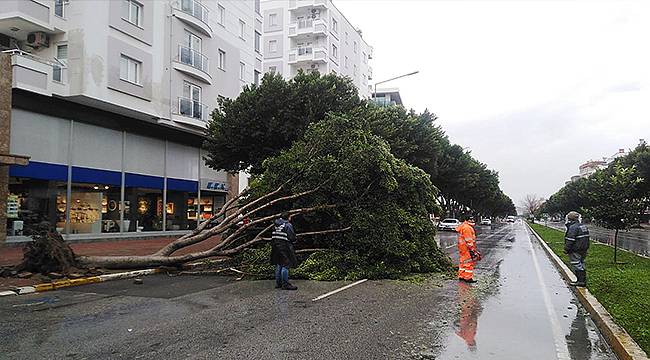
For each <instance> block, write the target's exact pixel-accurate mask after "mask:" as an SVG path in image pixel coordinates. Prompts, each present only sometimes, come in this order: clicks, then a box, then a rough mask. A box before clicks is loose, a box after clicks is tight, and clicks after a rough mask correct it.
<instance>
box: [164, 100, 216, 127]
mask: <svg viewBox="0 0 650 360" xmlns="http://www.w3.org/2000/svg"><path fill="white" fill-rule="evenodd" d="M208 114H209V110H208V106H207V105H204V104H202V103H200V102H198V101H195V100H192V99H189V98H184V97H179V98H178V113H177V114H174V115H173V117H172V120H174V121H176V122H180V123H183V124H187V125H192V126H196V127H200V128H205V127H206V125H207V121H208Z"/></svg>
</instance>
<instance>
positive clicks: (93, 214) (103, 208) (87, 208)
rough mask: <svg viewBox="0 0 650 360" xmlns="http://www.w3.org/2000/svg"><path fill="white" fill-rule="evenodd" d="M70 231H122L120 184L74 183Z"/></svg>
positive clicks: (84, 232) (88, 232) (75, 232)
mask: <svg viewBox="0 0 650 360" xmlns="http://www.w3.org/2000/svg"><path fill="white" fill-rule="evenodd" d="M71 195H72V197H71V202H70V233H71V234H97V233H108V232H120V206H119V204H120V196H121V194H120V186H119V185H106V184H87V183H72V193H71Z"/></svg>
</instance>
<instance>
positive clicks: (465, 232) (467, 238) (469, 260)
mask: <svg viewBox="0 0 650 360" xmlns="http://www.w3.org/2000/svg"><path fill="white" fill-rule="evenodd" d="M474 225H475V223H474V219H473V218H471V217H470V218H468V219H467V220H465V221H464V222H463V223H462V224H460V225H458V227H457V228H456V232H458V280H461V281H465V282H468V283H473V282H476V280H474V278H473V277H474V264H475V263H476V262H477V261H478V260H480V259H481V254H480V253H479V252H478V249H477V248H476V232H474Z"/></svg>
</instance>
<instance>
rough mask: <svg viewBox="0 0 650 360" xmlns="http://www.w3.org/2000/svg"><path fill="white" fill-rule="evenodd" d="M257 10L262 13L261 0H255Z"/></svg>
mask: <svg viewBox="0 0 650 360" xmlns="http://www.w3.org/2000/svg"><path fill="white" fill-rule="evenodd" d="M255 12H256V13H258V14H259V13H260V0H255Z"/></svg>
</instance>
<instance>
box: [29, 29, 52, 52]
mask: <svg viewBox="0 0 650 360" xmlns="http://www.w3.org/2000/svg"><path fill="white" fill-rule="evenodd" d="M27 45H29V46H31V47H33V48H34V49H36V48H39V47H41V46H43V47H50V38H49V37H48V36H47V34H46V33H44V32H42V31H37V32H33V33H29V34H28V35H27Z"/></svg>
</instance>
